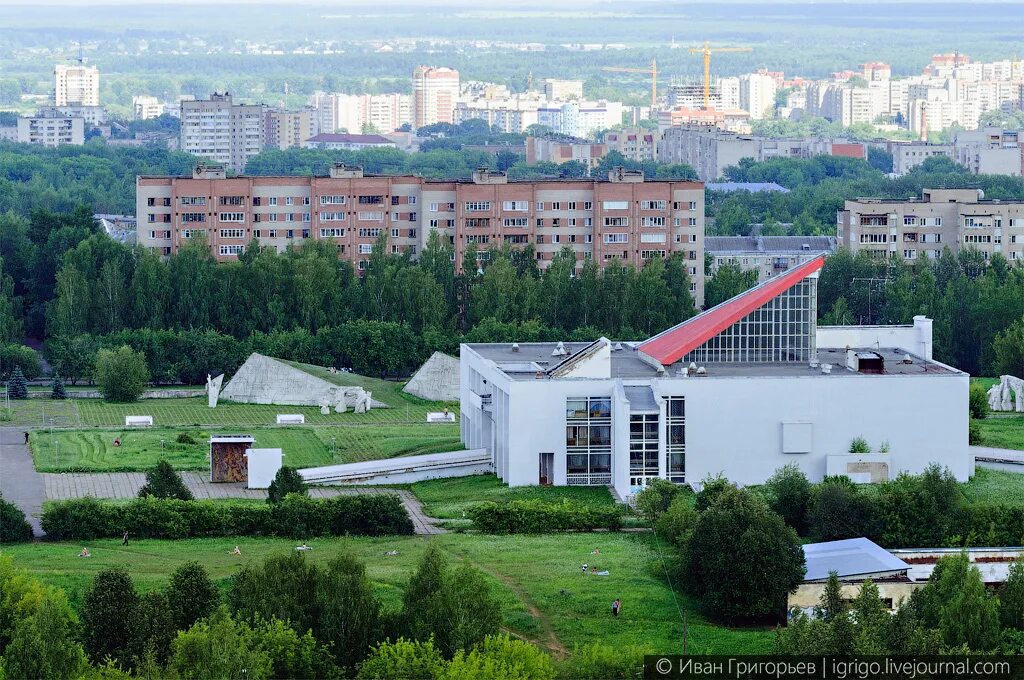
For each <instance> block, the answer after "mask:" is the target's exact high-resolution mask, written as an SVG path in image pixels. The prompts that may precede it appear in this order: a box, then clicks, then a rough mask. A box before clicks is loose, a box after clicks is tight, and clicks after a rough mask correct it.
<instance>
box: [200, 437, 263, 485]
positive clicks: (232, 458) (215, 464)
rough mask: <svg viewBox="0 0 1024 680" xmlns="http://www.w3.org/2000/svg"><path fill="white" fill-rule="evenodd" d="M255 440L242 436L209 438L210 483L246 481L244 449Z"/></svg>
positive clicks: (248, 447)
mask: <svg viewBox="0 0 1024 680" xmlns="http://www.w3.org/2000/svg"><path fill="white" fill-rule="evenodd" d="M255 441H256V440H255V439H254V438H253V437H251V436H249V435H243V434H228V435H216V436H212V437H210V481H211V482H245V481H247V480H248V471H247V468H248V466H247V464H246V459H245V451H246V449H251V448H252V445H253V442H255Z"/></svg>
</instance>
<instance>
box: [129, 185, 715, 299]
mask: <svg viewBox="0 0 1024 680" xmlns="http://www.w3.org/2000/svg"><path fill="white" fill-rule="evenodd" d="M136 202H137V205H136V210H137V213H136V214H137V217H138V225H139V226H138V232H139V243H140V244H141V245H143V246H146V247H149V248H153V249H156V250H157V251H158V252H160V253H161V254H163V255H169V254H171V253H173V252H176V251H177V250H178V249H179V248H180V247H181V246H182V245H184V244H185V243H187V242H188V240H189V239H190V238H196V237H200V236H202V237H205V238H206V239H207V241H208V243H209V245H210V249H211V252H212V254H213V255H214V257H216V258H217V259H219V260H221V261H225V260H233V259H235V258H237V257H238V255H239V254H240V253H241V252H243V251H244V249H245V247H246V245H247V244H248V243H249V242H250V241H252V240H253V239H256V240H257V241H259V242H260V243H261V244H263V245H266V246H272V247H275V248H276V249H277V250H278V251H279V252H280V251H284V250H285V249H286V248H288V247H289V246H292V245H299V244H301V243H303V242H304V241H306V240H310V239H313V240H324V241H329V242H331V243H334V244H335V245H336V246H337V248H338V255H339V257H341V258H343V259H346V260H349V261H351V262H353V263H354V264H355V266H356V268H357V269H359V270H361V269H363V268H364V267H365V263H366V260H367V259H368V257H369V255H370V253H371V252H372V250H373V246H374V244H375V243H376V242H377V239H378V237H379V236H380V235H381V234H385V235H387V237H388V245H389V247H390V248H391V251H392V252H394V253H401V252H408V253H410V254H412V255H413V256H416V255H418V254H419V253H420V252H422V249H423V248H424V247H425V245H426V244H427V242H428V240H429V239H430V236H431V234H433V233H434V232H437V233H439V234H440V235H441V236H442V237H444V238H447V239H448V240H449V242H450V243H451V244H452V245H453V246H454V250H455V253H454V257H455V263H456V266H457V267H461V264H462V261H463V256H464V255H465V253H466V250H467V248H468V247H470V246H471V245H472V244H475V246H476V248H477V257H478V259H479V260H480V261H481V262H483V261H485V260H486V259H487V258H488V257H489V255H490V253H489V250H491V249H493V248H500V247H502V246H504V245H505V244H508V245H509V246H511V247H525V246H527V245H532V246H533V247H534V249H535V252H536V258H537V263H538V265H539V266H540V267H541V268H542V269H543V268H546V267H547V266H548V265H549V264H550V262H551V260H552V259H553V258H554V256H555V255H556V254H557V253H558V252H560V251H561V250H562V249H563V248H566V247H568V248H571V249H572V250H573V251H574V252H575V253H576V258H577V262H578V265H579V266H581V267H582V265H583V262H584V260H586V259H588V258H593V259H594V260H595V261H597V262H598V263H599V264H601V265H602V266H603V265H605V264H607V263H609V262H611V261H612V260H613V259H616V260H621V261H623V262H625V263H627V264H631V265H634V266H637V267H639V266H642V265H643V264H644V263H645V262H647V261H648V260H650V259H651V258H655V257H665V256H667V255H669V254H671V253H675V252H681V253H683V255H684V257H685V259H686V261H687V266H688V271H689V275H690V278H691V282H692V292H693V295H694V297H695V299H696V300H697V301H698V303H701V302H702V301H703V299H704V276H703V275H704V185H703V184H701V183H700V182H667V181H666V182H663V181H644V178H643V174H642V173H637V172H629V171H625V170H621V169H619V170H617V171H614V172H612V173H611V174H610V176H609V178H608V180H606V181H602V180H596V179H571V180H568V179H567V180H544V181H522V182H515V181H513V182H510V181H508V178H507V177H506V176H505V175H504V174H500V173H494V172H489V171H487V170H480V171H477V172H476V173H474V175H473V178H472V179H471V180H458V181H443V180H428V179H424V178H422V177H413V176H387V177H385V176H366V175H364V174H363V172H362V170H361V169H359V168H351V167H345V166H344V165H336V166H334V167H333V168H331V171H330V173H329V174H328V175H327V176H326V177H323V176H320V177H308V176H307V177H233V178H227V177H226V175H225V173H224V170H223V168H220V167H210V166H199V167H198V168H196V170H195V171H194V172H193V174H192V176H189V177H139V178H138V180H137V182H136Z"/></svg>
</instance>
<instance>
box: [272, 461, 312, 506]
mask: <svg viewBox="0 0 1024 680" xmlns="http://www.w3.org/2000/svg"><path fill="white" fill-rule="evenodd" d="M290 493H296V494H299V495H300V496H307V495H309V487H308V485H307V484H306V480H304V479H303V478H302V475H300V474H299V471H298V470H296V469H295V468H293V467H289V466H287V465H284V466H282V467H281V469H280V470H278V471H277V474H275V475H274V479H273V480H272V481H271V482H270V487H269V488H268V489H267V502H268V503H279V502H281V501H282V500H284V497H285V496H287V495H288V494H290Z"/></svg>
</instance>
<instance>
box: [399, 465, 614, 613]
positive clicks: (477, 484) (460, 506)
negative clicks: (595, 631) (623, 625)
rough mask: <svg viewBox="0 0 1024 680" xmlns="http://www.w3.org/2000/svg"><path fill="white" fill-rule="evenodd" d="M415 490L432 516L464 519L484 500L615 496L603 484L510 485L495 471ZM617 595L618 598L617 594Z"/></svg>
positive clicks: (601, 501) (596, 501)
mask: <svg viewBox="0 0 1024 680" xmlns="http://www.w3.org/2000/svg"><path fill="white" fill-rule="evenodd" d="M411 488H412V492H413V493H414V494H416V497H417V498H419V499H420V501H421V502H422V503H423V509H424V510H425V511H426V513H427V514H428V515H430V516H431V517H437V518H439V519H460V518H462V517H465V511H466V510H467V509H468V508H469V507H470V506H472V505H476V504H478V503H481V502H483V501H494V502H495V503H507V502H509V501H514V500H525V499H533V498H538V499H541V500H545V501H552V502H558V501H561V500H562V499H563V498H568V499H571V500H575V501H579V502H581V503H587V504H592V505H614V504H615V500H614V499H613V498H612V495H611V493H610V492H609V491H608V489H607V488H606V487H603V486H518V487H509V486H508V485H506V484H505V483H503V482H501V481H500V480H499V479H498V478H497V477H496V476H495V475H475V476H473V477H455V478H452V479H432V480H429V481H426V482H417V483H415V484H413V485H412V487H411ZM613 599H614V598H613Z"/></svg>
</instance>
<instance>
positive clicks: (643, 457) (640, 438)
mask: <svg viewBox="0 0 1024 680" xmlns="http://www.w3.org/2000/svg"><path fill="white" fill-rule="evenodd" d="M657 476H658V414H657V413H633V414H631V415H630V416H629V484H630V486H643V485H644V484H646V480H647V479H651V478H653V477H657Z"/></svg>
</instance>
